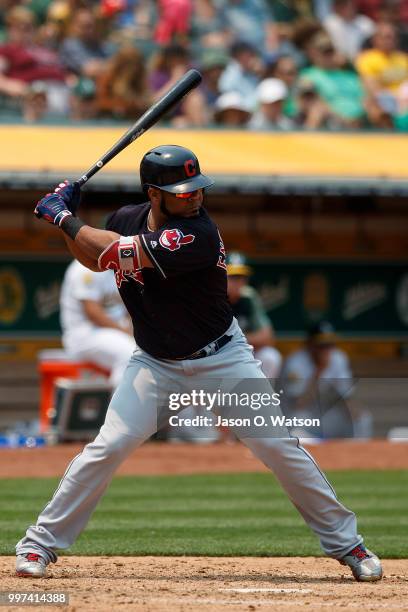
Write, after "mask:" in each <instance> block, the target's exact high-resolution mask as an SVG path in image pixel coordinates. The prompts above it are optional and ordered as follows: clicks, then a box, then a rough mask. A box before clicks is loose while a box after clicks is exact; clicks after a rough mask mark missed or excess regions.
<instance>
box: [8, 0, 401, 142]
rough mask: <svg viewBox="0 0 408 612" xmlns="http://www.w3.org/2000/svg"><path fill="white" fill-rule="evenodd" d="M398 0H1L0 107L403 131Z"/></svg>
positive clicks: (253, 125) (67, 116)
mask: <svg viewBox="0 0 408 612" xmlns="http://www.w3.org/2000/svg"><path fill="white" fill-rule="evenodd" d="M407 51H408V0H354V1H353V0H157V1H155V0H88V1H84V0H22V1H20V2H19V1H10V0H0V120H2V121H10V120H15V119H17V120H23V121H25V122H29V123H33V122H37V121H42V122H44V121H48V122H54V123H55V122H58V121H61V122H66V121H67V120H70V121H90V120H98V121H103V120H107V121H112V120H122V121H127V122H128V121H129V120H134V119H136V118H137V117H139V116H140V115H141V114H142V113H143V112H144V111H145V110H146V109H147V108H148V107H149V106H150V105H151V103H152V102H153V101H155V100H156V99H157V98H159V97H160V96H161V95H162V93H164V91H166V90H167V89H168V88H169V87H170V85H171V84H172V83H173V82H175V81H176V80H177V79H178V78H179V77H180V76H181V75H182V74H183V73H184V72H185V71H186V70H187V69H188V68H189V67H196V68H198V69H199V70H200V71H201V72H202V74H203V84H202V86H201V87H200V88H199V89H197V90H195V91H194V92H192V93H191V95H189V96H188V97H187V98H185V100H184V101H183V103H182V104H181V105H180V106H179V107H178V108H176V109H175V110H174V112H173V113H172V114H171V115H170V116H169V117H167V123H168V125H171V126H174V127H207V126H220V127H233V128H237V127H240V128H245V129H256V130H258V129H261V130H264V129H267V130H291V129H331V130H341V129H347V130H354V129H366V128H368V129H373V128H374V129H395V130H401V131H404V130H408V53H407Z"/></svg>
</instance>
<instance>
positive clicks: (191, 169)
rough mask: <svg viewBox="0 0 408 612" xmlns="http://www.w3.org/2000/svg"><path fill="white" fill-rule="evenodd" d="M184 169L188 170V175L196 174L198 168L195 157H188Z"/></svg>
mask: <svg viewBox="0 0 408 612" xmlns="http://www.w3.org/2000/svg"><path fill="white" fill-rule="evenodd" d="M184 170H185V171H186V174H187V176H195V175H196V173H197V168H196V164H195V161H194V159H187V160H186V161H185V162H184Z"/></svg>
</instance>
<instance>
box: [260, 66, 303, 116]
mask: <svg viewBox="0 0 408 612" xmlns="http://www.w3.org/2000/svg"><path fill="white" fill-rule="evenodd" d="M264 76H265V78H269V77H271V78H273V79H279V80H281V81H283V82H284V83H285V85H286V87H287V90H288V91H287V96H286V98H285V100H284V103H283V112H284V114H285V115H286V116H287V117H294V116H295V115H296V113H297V109H296V104H295V91H296V86H297V82H298V79H299V69H298V66H297V64H296V62H295V60H294V59H293V57H292V56H291V55H286V54H284V55H280V56H278V57H277V58H276V59H275V60H274V61H273V62H270V63H269V65H268V66H267V67H266V69H265V74H264Z"/></svg>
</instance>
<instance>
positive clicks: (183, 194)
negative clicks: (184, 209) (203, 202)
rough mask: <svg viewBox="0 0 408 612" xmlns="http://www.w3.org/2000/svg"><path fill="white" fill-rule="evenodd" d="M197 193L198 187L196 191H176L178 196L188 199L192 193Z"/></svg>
mask: <svg viewBox="0 0 408 612" xmlns="http://www.w3.org/2000/svg"><path fill="white" fill-rule="evenodd" d="M195 193H197V189H196V190H195V191H186V193H176V194H175V196H176V198H180V199H181V200H188V198H191V196H192V195H194V194H195Z"/></svg>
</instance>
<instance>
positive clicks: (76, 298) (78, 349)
mask: <svg viewBox="0 0 408 612" xmlns="http://www.w3.org/2000/svg"><path fill="white" fill-rule="evenodd" d="M60 320H61V327H62V343H63V346H64V349H65V350H66V352H67V353H68V355H69V356H70V357H71V358H72V359H78V360H81V361H82V360H83V361H90V362H92V363H95V364H97V365H99V366H101V367H103V368H106V369H107V370H109V371H110V382H111V384H112V386H113V387H117V385H118V384H119V381H120V379H121V377H122V374H123V372H124V370H125V368H126V366H127V364H128V362H129V359H130V357H131V355H132V353H133V351H134V350H135V346H136V345H135V340H134V337H133V331H132V326H131V323H130V319H129V317H128V314H127V311H126V309H125V307H124V305H123V302H122V300H121V298H120V295H119V292H118V289H117V286H116V282H115V276H114V273H113V272H112V271H111V270H107V271H106V272H93V271H92V270H89V269H88V268H85V266H83V265H82V264H80V263H79V261H73V262H72V263H71V264H70V265H69V266H68V268H67V270H66V272H65V276H64V280H63V283H62V287H61V297H60Z"/></svg>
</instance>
